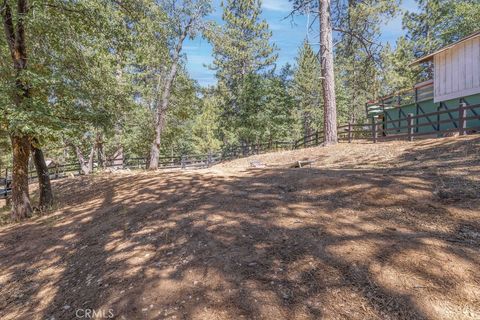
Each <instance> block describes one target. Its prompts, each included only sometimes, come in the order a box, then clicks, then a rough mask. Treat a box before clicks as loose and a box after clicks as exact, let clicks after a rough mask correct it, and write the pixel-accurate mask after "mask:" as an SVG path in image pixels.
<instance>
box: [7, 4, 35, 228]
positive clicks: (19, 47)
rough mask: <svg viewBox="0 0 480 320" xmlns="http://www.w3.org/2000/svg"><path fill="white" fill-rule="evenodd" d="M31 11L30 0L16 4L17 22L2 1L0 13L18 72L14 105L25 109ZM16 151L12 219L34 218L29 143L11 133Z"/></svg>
mask: <svg viewBox="0 0 480 320" xmlns="http://www.w3.org/2000/svg"><path fill="white" fill-rule="evenodd" d="M28 9H29V5H28V1H27V0H18V1H17V14H18V17H17V19H14V17H13V15H12V10H11V8H10V5H9V3H8V1H3V4H2V5H1V6H0V14H1V16H2V18H3V29H4V32H5V40H6V42H7V45H8V49H9V51H10V56H11V58H12V62H13V68H14V69H15V86H16V88H15V89H16V90H15V91H14V97H15V106H16V108H17V109H19V110H20V109H21V108H22V107H23V101H24V99H27V98H29V86H28V84H27V83H26V79H27V77H26V76H25V75H24V74H23V73H24V71H25V70H27V61H28V60H27V49H26V41H25V17H26V16H27V12H28ZM10 137H11V141H12V150H13V171H12V180H13V181H12V218H13V219H14V220H21V219H25V218H28V217H30V216H31V214H32V207H31V205H30V199H29V194H28V159H29V156H30V142H29V140H28V137H27V136H26V135H23V134H21V133H20V132H12V133H11V134H10Z"/></svg>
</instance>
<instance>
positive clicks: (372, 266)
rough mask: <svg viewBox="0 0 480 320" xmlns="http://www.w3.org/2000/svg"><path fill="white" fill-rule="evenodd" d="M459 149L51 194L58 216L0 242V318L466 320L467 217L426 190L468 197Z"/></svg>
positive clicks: (472, 303)
mask: <svg viewBox="0 0 480 320" xmlns="http://www.w3.org/2000/svg"><path fill="white" fill-rule="evenodd" d="M458 143H459V144H461V142H458ZM472 143H473V145H474V146H475V144H476V145H477V146H478V140H475V141H473V142H472ZM460 147H461V146H460V145H457V146H455V145H452V144H450V142H449V143H448V144H445V145H444V146H437V147H436V149H430V148H429V146H428V145H425V146H424V147H422V148H421V149H417V150H414V149H412V150H409V151H408V152H407V153H405V154H404V155H402V156H401V157H400V158H398V159H397V160H398V162H399V163H401V164H403V163H405V165H404V166H403V165H402V166H399V167H397V168H395V169H376V170H375V169H358V170H350V169H348V170H347V169H336V170H328V169H318V168H304V169H287V168H283V169H282V168H274V169H263V170H254V171H249V172H246V173H242V174H237V175H233V174H232V175H229V176H226V175H225V176H222V175H218V174H213V173H211V172H207V171H202V172H197V171H196V172H193V173H189V172H186V173H185V172H184V173H181V174H178V173H175V172H172V173H165V174H139V175H130V176H121V177H118V176H104V177H100V178H88V177H86V178H81V179H80V178H79V179H75V180H70V181H62V182H58V183H57V184H56V188H58V189H59V190H61V191H62V193H63V194H65V196H64V197H63V198H62V199H60V200H61V203H62V204H63V207H64V208H66V209H64V210H63V211H61V212H59V213H58V214H55V215H52V216H50V217H44V218H42V219H39V220H37V221H32V222H27V223H24V224H19V225H13V226H9V227H7V228H3V229H0V245H1V249H2V250H1V252H0V263H1V265H2V270H1V271H0V284H1V285H2V287H1V289H0V293H1V294H2V298H3V299H1V300H2V302H0V317H1V318H3V319H10V318H11V319H13V318H29V319H50V318H52V317H54V318H55V319H75V318H76V317H77V316H79V315H84V312H85V310H86V309H89V310H96V312H100V311H101V312H103V313H102V315H105V314H106V313H105V312H108V310H109V309H111V310H112V311H113V313H114V315H115V316H116V317H117V318H119V319H163V318H174V317H176V318H177V319H178V318H183V319H229V318H232V319H233V318H234V319H238V318H242V317H243V318H247V319H257V318H259V319H260V318H269V319H296V318H301V319H319V318H327V319H328V318H336V319H355V318H358V319H360V318H362V319H365V318H369V319H422V318H440V317H442V316H443V317H445V316H446V315H447V316H448V315H450V317H455V316H458V317H460V316H461V315H462V314H463V313H462V312H463V311H465V310H467V311H470V312H471V313H472V314H475V312H480V311H479V310H478V308H477V307H476V306H478V305H480V304H479V302H480V301H478V296H479V295H478V293H479V292H478V286H477V287H475V286H476V285H475V284H478V283H480V276H479V275H480V272H479V271H480V270H479V268H478V265H480V259H479V256H480V255H479V254H478V253H479V249H478V248H479V246H480V236H479V235H480V225H479V223H478V212H479V201H478V198H477V199H470V200H468V201H452V200H451V199H443V198H441V196H439V194H437V193H435V190H436V188H437V187H438V184H439V183H440V181H443V182H442V183H444V184H448V181H450V180H448V179H451V180H452V181H455V184H464V185H469V184H470V183H471V177H470V176H469V175H468V174H463V175H458V174H456V170H472V171H475V170H477V169H478V162H475V161H476V160H475V159H473V160H472V162H471V163H470V162H468V161H470V160H468V159H467V160H465V157H464V161H462V160H461V157H462V156H461V154H457V155H452V154H450V153H449V152H450V151H451V150H458V148H460ZM439 148H440V149H439ZM468 150H470V149H468ZM477 150H478V149H477ZM474 156H475V155H474ZM439 157H440V158H442V157H448V159H447V158H445V159H446V161H444V162H443V164H441V165H445V164H446V163H448V165H449V166H450V167H449V169H448V170H444V169H445V168H444V167H435V165H434V163H436V161H437V160H438V159H439ZM416 159H417V160H416ZM418 159H422V161H423V162H421V163H420V164H419V163H418V162H419V160H418ZM442 159H443V158H442ZM466 162H468V164H469V165H466ZM407 163H414V164H415V165H416V166H412V165H411V164H410V165H407ZM419 167H422V168H423V169H418V168H419ZM439 168H443V170H438V169H439ZM465 168H466V169H465ZM427 169H428V170H427ZM419 170H423V172H422V173H419ZM432 172H435V174H431V173H432ZM466 202H468V204H466ZM442 305H448V306H449V308H448V310H450V311H448V310H447V311H448V312H453V313H448V312H447V311H445V310H443V311H445V312H446V313H442V312H443V311H442V310H440V311H439V309H438V307H439V306H442ZM462 308H467V309H462ZM475 308H477V309H475ZM78 310H82V311H81V312H80V314H78V313H77V312H78ZM451 310H453V311H451Z"/></svg>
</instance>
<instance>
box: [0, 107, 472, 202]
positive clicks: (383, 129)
mask: <svg viewBox="0 0 480 320" xmlns="http://www.w3.org/2000/svg"><path fill="white" fill-rule="evenodd" d="M445 114H447V115H448V116H449V118H448V119H443V120H442V119H441V117H440V116H441V115H445ZM432 118H435V119H434V120H432ZM373 119H374V120H373V121H372V123H369V124H365V123H364V124H358V123H349V124H346V125H341V126H338V128H337V134H338V139H339V140H340V141H347V142H349V143H350V142H352V141H353V140H371V141H373V142H374V143H377V142H382V141H389V140H408V141H413V140H414V139H415V138H418V137H431V136H436V137H439V136H442V135H445V134H452V133H453V134H455V133H456V134H458V135H466V134H469V133H475V132H480V126H476V125H475V123H474V121H475V120H478V119H480V104H475V105H467V104H465V103H462V104H460V105H459V107H458V108H456V109H448V110H439V111H437V112H430V113H424V114H418V115H413V114H407V115H406V117H403V118H399V119H395V120H387V119H385V118H384V119H382V120H381V121H378V120H375V118H373ZM446 123H449V124H452V123H453V124H454V125H455V127H454V128H448V129H441V125H442V124H446ZM471 123H473V125H472V124H471ZM389 124H395V127H391V128H389V127H388V125H389ZM424 127H431V130H428V131H425V132H420V131H419V128H424ZM323 141H324V132H323V131H316V132H314V133H313V134H310V135H306V136H305V137H303V138H302V139H299V140H296V141H293V142H290V141H270V142H267V143H258V144H250V145H240V146H239V145H233V146H226V147H224V149H223V151H219V152H211V153H208V154H200V155H198V154H195V155H180V156H170V157H160V158H159V169H188V168H191V169H199V168H208V167H210V166H212V165H214V164H218V163H220V162H222V161H227V160H233V159H238V158H242V157H248V156H251V155H257V154H262V153H266V152H272V151H281V150H295V149H300V148H308V147H314V146H318V145H321V144H322V143H323ZM116 161H118V160H113V161H109V162H107V163H106V164H105V166H104V168H106V169H111V170H117V169H147V168H148V164H149V163H148V162H149V159H148V158H135V157H128V156H127V157H125V158H124V159H123V162H122V163H116ZM98 169H99V166H95V167H94V170H98ZM9 170H10V169H6V170H5V175H4V177H2V178H0V197H7V196H8V195H9V194H10V192H11V182H12V180H11V174H10V172H11V171H9ZM49 174H50V179H52V180H55V179H61V178H64V177H67V176H69V175H70V176H71V175H74V176H75V175H82V169H81V167H80V164H79V163H69V164H58V165H55V166H54V167H51V168H49ZM36 179H37V176H36V172H35V171H34V170H31V171H29V180H30V182H33V181H35V180H36Z"/></svg>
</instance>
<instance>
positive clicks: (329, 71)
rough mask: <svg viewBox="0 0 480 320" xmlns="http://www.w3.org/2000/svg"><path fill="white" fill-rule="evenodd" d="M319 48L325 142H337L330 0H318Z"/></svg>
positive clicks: (327, 143) (328, 143)
mask: <svg viewBox="0 0 480 320" xmlns="http://www.w3.org/2000/svg"><path fill="white" fill-rule="evenodd" d="M319 5H320V6H319V15H320V50H321V57H322V77H323V79H322V89H323V103H324V110H325V111H324V123H323V127H324V131H325V134H324V136H325V141H324V142H325V144H326V145H330V144H336V143H337V103H336V99H335V74H334V69H333V39H332V21H331V16H330V0H319Z"/></svg>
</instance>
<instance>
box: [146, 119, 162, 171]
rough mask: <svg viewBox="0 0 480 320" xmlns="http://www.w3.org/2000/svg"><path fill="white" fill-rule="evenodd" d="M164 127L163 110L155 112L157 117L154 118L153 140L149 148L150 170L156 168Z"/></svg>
mask: <svg viewBox="0 0 480 320" xmlns="http://www.w3.org/2000/svg"><path fill="white" fill-rule="evenodd" d="M164 128H165V111H163V112H160V111H159V112H157V117H156V120H155V141H154V142H153V143H152V148H151V150H150V162H149V165H148V168H149V169H150V170H157V169H158V160H159V157H160V145H161V142H162V133H163V129H164Z"/></svg>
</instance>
